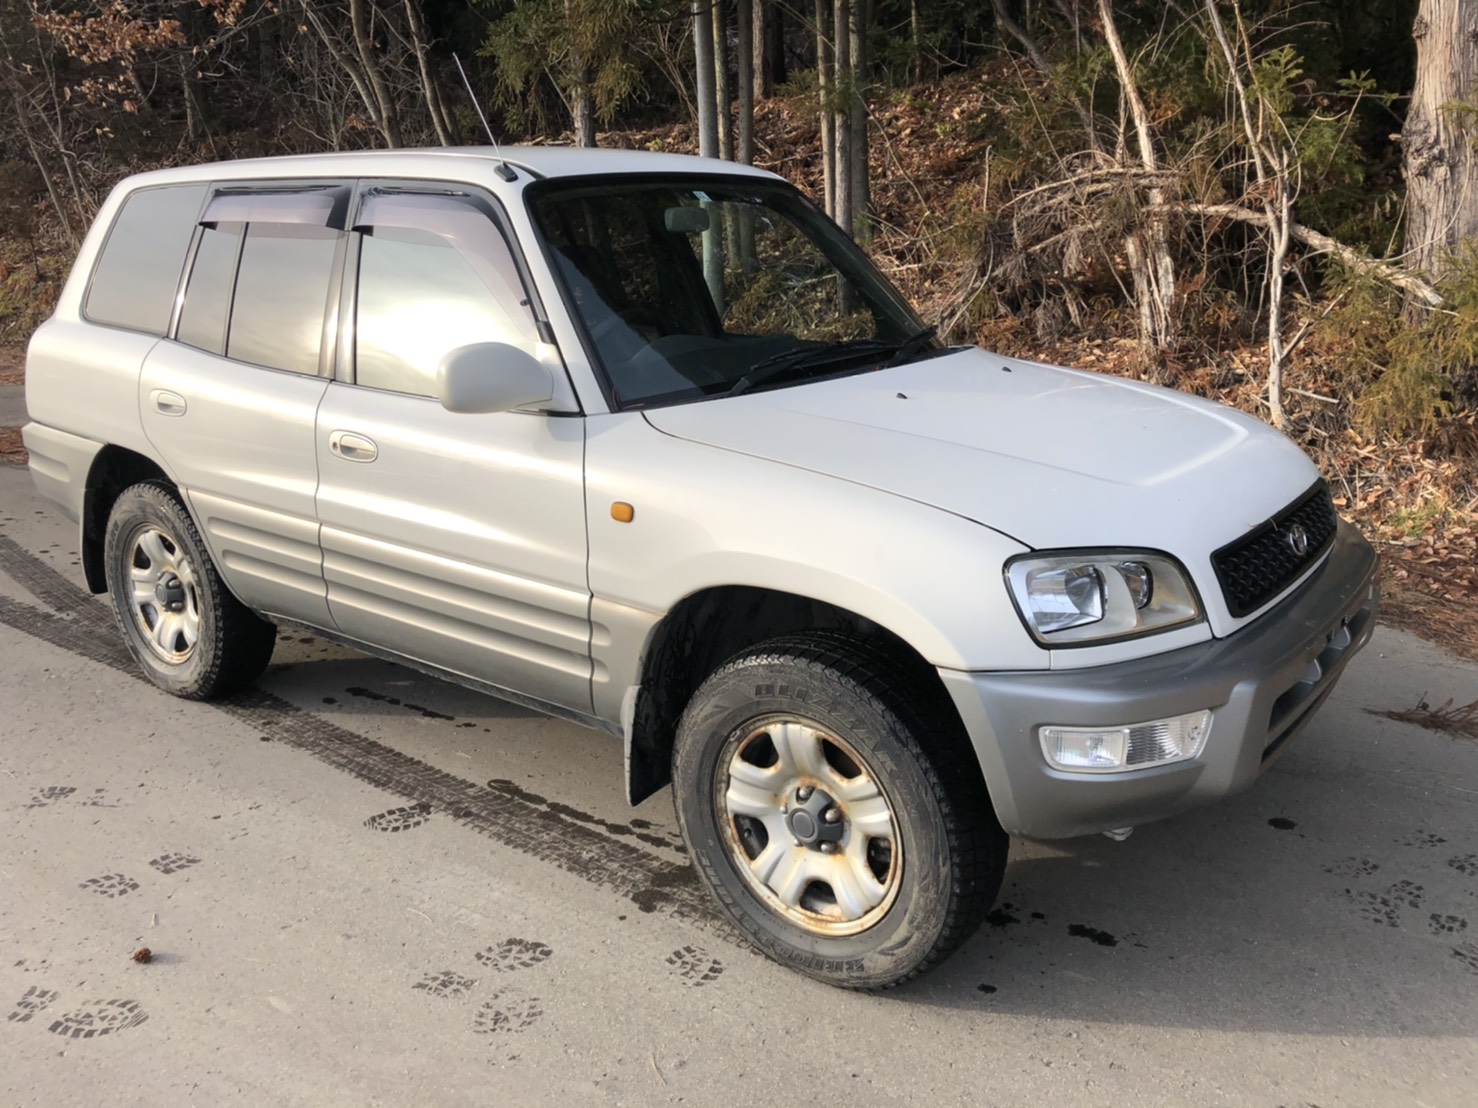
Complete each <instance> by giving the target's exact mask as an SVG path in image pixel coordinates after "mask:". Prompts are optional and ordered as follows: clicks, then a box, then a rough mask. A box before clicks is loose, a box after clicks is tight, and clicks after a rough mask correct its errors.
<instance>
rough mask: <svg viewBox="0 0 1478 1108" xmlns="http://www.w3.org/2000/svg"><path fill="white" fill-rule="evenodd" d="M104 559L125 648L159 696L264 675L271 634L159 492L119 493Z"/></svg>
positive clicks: (203, 695)
mask: <svg viewBox="0 0 1478 1108" xmlns="http://www.w3.org/2000/svg"><path fill="white" fill-rule="evenodd" d="M103 559H104V566H105V569H106V572H107V579H108V594H109V596H110V597H111V599H112V601H113V611H114V614H115V615H116V616H117V617H118V623H119V626H120V627H121V628H122V629H123V637H124V641H125V642H127V643H128V648H129V650H130V651H131V652H132V653H133V656H134V657H135V658H136V659H138V662H139V665H140V666H142V667H143V670H144V673H145V674H147V675H148V677H149V679H150V680H151V681H153V682H154V683H155V684H156V685H158V686H159V687H160V688H162V689H165V690H166V691H168V692H171V693H173V694H174V695H175V696H182V697H186V698H188V699H191V700H206V699H209V698H211V697H216V696H223V695H225V694H227V693H230V692H234V691H236V690H237V689H239V688H242V687H243V686H245V685H249V684H250V683H251V682H252V681H255V680H256V679H257V677H259V676H260V675H261V673H262V671H263V670H264V669H266V668H267V662H268V661H269V660H270V659H271V657H272V647H273V644H274V642H275V641H276V637H277V628H276V627H274V626H273V625H272V624H271V623H268V622H267V621H266V620H264V619H262V618H261V617H260V616H258V615H256V613H254V612H252V611H251V610H250V609H249V608H247V607H246V606H245V605H243V604H242V603H241V602H240V601H239V600H237V599H236V598H235V597H234V596H232V595H231V593H230V592H229V591H227V589H226V587H225V585H224V584H223V583H222V582H221V579H220V576H219V575H218V574H217V573H216V569H215V566H214V565H213V564H212V563H211V560H210V556H209V555H208V554H207V553H206V551H205V544H204V543H203V542H202V541H201V539H200V533H199V532H198V531H196V529H195V523H194V521H193V520H191V519H190V516H189V513H188V512H186V511H185V509H184V506H183V505H182V504H180V502H179V500H178V499H177V498H176V496H175V493H174V490H173V489H171V488H170V487H169V486H168V485H165V484H164V483H162V482H158V481H146V482H143V483H141V484H138V485H134V486H132V487H131V488H129V489H126V490H124V492H123V493H122V495H120V496H119V497H118V500H117V501H116V502H115V503H114V505H113V510H112V513H111V514H110V515H109V517H108V531H107V535H106V537H105V539H104V546H103Z"/></svg>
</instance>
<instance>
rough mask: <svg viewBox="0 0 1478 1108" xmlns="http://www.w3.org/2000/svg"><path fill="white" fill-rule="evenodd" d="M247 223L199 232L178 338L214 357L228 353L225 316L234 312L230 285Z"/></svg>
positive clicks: (186, 287) (217, 225)
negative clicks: (198, 242) (198, 241)
mask: <svg viewBox="0 0 1478 1108" xmlns="http://www.w3.org/2000/svg"><path fill="white" fill-rule="evenodd" d="M245 230H246V224H244V223H218V224H216V225H215V226H214V227H206V228H205V229H204V230H202V231H201V233H200V245H199V246H198V247H197V248H196V250H195V264H194V265H193V266H191V267H190V280H189V282H188V283H187V284H186V286H185V303H184V306H183V307H182V308H181V309H180V327H179V333H178V334H177V336H176V337H177V338H178V339H179V340H180V341H181V342H184V343H189V344H190V345H191V346H195V347H199V348H200V349H201V350H208V351H210V352H211V353H212V354H224V353H225V352H226V317H227V315H228V314H229V313H230V310H231V284H232V282H233V281H234V280H235V279H236V259H237V258H238V257H239V256H240V254H241V236H242V232H243V231H245Z"/></svg>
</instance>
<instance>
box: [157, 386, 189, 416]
mask: <svg viewBox="0 0 1478 1108" xmlns="http://www.w3.org/2000/svg"><path fill="white" fill-rule="evenodd" d="M149 399H150V401H152V402H153V404H154V410H155V411H156V412H158V413H159V414H160V415H167V416H182V415H184V414H185V409H186V408H187V407H188V406H189V405H187V404H186V403H185V398H184V397H183V396H181V395H180V394H179V393H177V392H170V391H169V390H168V389H155V390H154V391H153V392H151V393H150V394H149Z"/></svg>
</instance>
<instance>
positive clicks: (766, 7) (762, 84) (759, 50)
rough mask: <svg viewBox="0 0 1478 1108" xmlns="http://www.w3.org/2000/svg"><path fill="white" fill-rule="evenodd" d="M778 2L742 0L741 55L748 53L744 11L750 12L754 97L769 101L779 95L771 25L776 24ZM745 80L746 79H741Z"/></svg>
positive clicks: (740, 15) (740, 1)
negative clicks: (773, 57)
mask: <svg viewBox="0 0 1478 1108" xmlns="http://www.w3.org/2000/svg"><path fill="white" fill-rule="evenodd" d="M774 4H775V0H739V26H740V28H741V30H740V32H739V53H740V55H741V56H743V53H744V31H743V30H742V28H743V26H744V9H745V8H749V10H750V18H749V49H750V59H749V72H750V93H749V94H750V96H751V97H752V98H753V99H755V100H768V99H769V98H770V94H771V93H772V92H774V91H775V71H774V69H772V68H771V66H770V63H771V61H772V60H773V59H772V58H771V56H770V24H771V23H772V22H773V20H774V15H775V13H774ZM741 80H742V78H741Z"/></svg>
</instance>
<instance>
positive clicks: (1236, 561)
mask: <svg viewBox="0 0 1478 1108" xmlns="http://www.w3.org/2000/svg"><path fill="white" fill-rule="evenodd" d="M1338 526H1339V516H1337V515H1336V514H1335V512H1334V503H1333V501H1332V500H1330V497H1329V487H1328V486H1327V485H1325V484H1324V482H1323V481H1320V482H1319V483H1318V484H1317V485H1315V486H1314V487H1313V488H1312V489H1310V490H1309V491H1308V492H1307V493H1305V494H1304V495H1303V496H1301V497H1300V498H1299V499H1298V500H1295V501H1294V502H1293V504H1291V505H1290V506H1289V507H1287V508H1285V509H1284V510H1283V511H1281V512H1279V513H1278V514H1277V515H1276V516H1274V517H1273V518H1272V519H1270V520H1268V521H1267V522H1266V523H1264V524H1261V525H1260V526H1258V527H1255V528H1253V529H1252V530H1251V531H1249V532H1248V533H1247V534H1245V535H1243V536H1242V537H1241V538H1240V539H1238V540H1237V541H1236V542H1234V543H1230V544H1228V545H1227V546H1224V547H1222V548H1221V549H1220V550H1218V551H1217V552H1216V553H1215V554H1213V555H1211V564H1212V566H1213V567H1215V569H1216V579H1217V580H1218V581H1220V582H1221V592H1222V596H1224V597H1225V598H1226V602H1227V609H1228V610H1229V611H1230V612H1231V613H1232V615H1233V616H1237V617H1241V616H1245V615H1246V614H1247V613H1249V612H1255V611H1257V609H1259V608H1261V607H1262V606H1263V605H1264V604H1266V603H1267V602H1268V601H1269V600H1271V599H1272V598H1273V597H1275V596H1277V595H1278V594H1279V593H1280V592H1282V591H1283V590H1284V589H1286V588H1287V587H1288V586H1289V585H1291V584H1292V583H1293V582H1294V580H1296V579H1297V578H1298V576H1299V575H1300V574H1302V573H1303V572H1304V570H1306V569H1308V567H1309V566H1311V565H1313V563H1314V561H1315V560H1316V559H1317V558H1318V557H1319V556H1320V555H1321V554H1323V553H1324V551H1325V550H1326V549H1327V548H1328V546H1329V544H1330V543H1331V542H1332V541H1333V540H1334V531H1335V528H1336V527H1338ZM1300 530H1301V531H1302V535H1303V538H1304V543H1303V544H1302V553H1300V552H1299V546H1300V544H1299V543H1298V542H1296V539H1297V537H1298V534H1299V532H1300Z"/></svg>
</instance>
